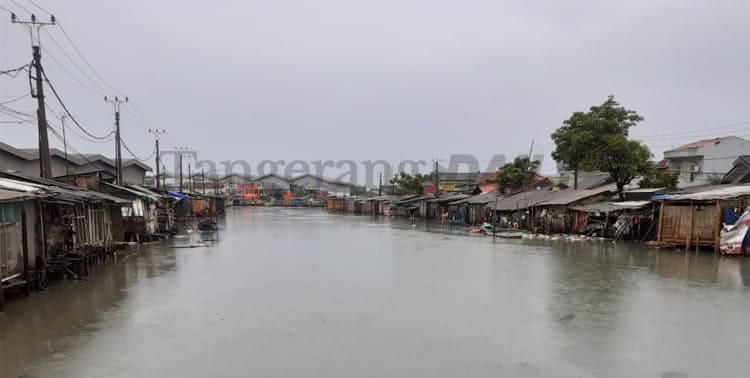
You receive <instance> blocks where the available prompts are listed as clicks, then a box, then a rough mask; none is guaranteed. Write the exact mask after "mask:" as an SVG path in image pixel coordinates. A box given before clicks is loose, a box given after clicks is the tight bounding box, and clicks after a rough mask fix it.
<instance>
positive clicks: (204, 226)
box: [198, 219, 219, 231]
mask: <svg viewBox="0 0 750 378" xmlns="http://www.w3.org/2000/svg"><path fill="white" fill-rule="evenodd" d="M218 229H219V225H218V224H216V221H214V220H212V219H201V220H200V222H198V230H200V231H216V230H218Z"/></svg>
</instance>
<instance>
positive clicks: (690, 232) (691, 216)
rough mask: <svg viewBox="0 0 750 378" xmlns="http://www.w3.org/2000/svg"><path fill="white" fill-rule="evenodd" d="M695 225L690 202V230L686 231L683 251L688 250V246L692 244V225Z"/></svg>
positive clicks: (693, 209) (693, 211)
mask: <svg viewBox="0 0 750 378" xmlns="http://www.w3.org/2000/svg"><path fill="white" fill-rule="evenodd" d="M694 224H695V208H694V207H693V201H690V230H689V231H688V237H687V241H686V242H685V250H686V251H687V250H690V245H691V243H692V242H693V225H694Z"/></svg>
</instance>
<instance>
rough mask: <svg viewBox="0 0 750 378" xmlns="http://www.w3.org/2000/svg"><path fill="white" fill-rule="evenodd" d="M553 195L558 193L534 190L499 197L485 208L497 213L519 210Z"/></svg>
mask: <svg viewBox="0 0 750 378" xmlns="http://www.w3.org/2000/svg"><path fill="white" fill-rule="evenodd" d="M555 193H559V192H553V191H551V190H534V191H530V192H524V193H518V194H514V195H512V196H509V197H499V198H498V199H497V202H488V203H487V207H489V208H490V209H496V210H498V211H513V210H521V209H525V208H527V207H529V206H534V205H537V204H539V203H541V202H544V201H546V200H547V199H549V198H550V197H551V196H553V195H555Z"/></svg>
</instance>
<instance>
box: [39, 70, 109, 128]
mask: <svg viewBox="0 0 750 378" xmlns="http://www.w3.org/2000/svg"><path fill="white" fill-rule="evenodd" d="M42 76H43V77H44V81H46V82H47V85H49V88H50V89H51V90H52V93H53V94H54V95H55V98H56V99H57V102H59V103H60V106H62V108H63V110H65V113H67V114H68V116H69V117H70V119H71V120H72V121H73V123H74V124H75V125H76V126H78V128H79V129H81V131H83V132H84V133H86V135H88V136H90V137H92V138H94V139H99V140H105V139H107V138H109V137H110V136H112V135H113V134H114V133H115V132H114V130H113V131H110V132H109V134H107V135H105V136H103V137H100V136H96V135H94V134H92V133H90V132H89V131H88V130H86V129H85V128H84V127H83V126H81V125H80V124H79V123H78V121H77V120H76V119H75V117H73V115H72V114H70V110H68V107H67V106H65V103H64V102H63V101H62V99H61V98H60V95H59V94H58V93H57V90H55V87H54V86H53V85H52V82H50V81H49V78H48V77H47V73H46V72H44V69H42Z"/></svg>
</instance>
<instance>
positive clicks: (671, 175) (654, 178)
mask: <svg viewBox="0 0 750 378" xmlns="http://www.w3.org/2000/svg"><path fill="white" fill-rule="evenodd" d="M679 177H680V174H679V173H678V172H668V171H662V170H654V169H651V170H649V172H646V174H644V175H643V179H642V180H641V182H640V183H639V184H638V185H639V186H640V187H641V188H666V189H667V190H675V189H677V183H678V182H679Z"/></svg>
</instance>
